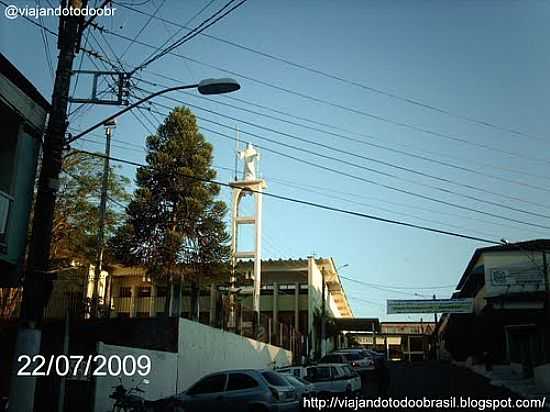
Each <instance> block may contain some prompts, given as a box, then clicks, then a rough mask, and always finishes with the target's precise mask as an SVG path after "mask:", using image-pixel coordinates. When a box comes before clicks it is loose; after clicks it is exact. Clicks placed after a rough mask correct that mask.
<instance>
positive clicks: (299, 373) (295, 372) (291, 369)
mask: <svg viewBox="0 0 550 412" xmlns="http://www.w3.org/2000/svg"><path fill="white" fill-rule="evenodd" d="M275 371H276V372H278V373H282V374H284V375H292V376H296V377H297V378H304V377H305V376H306V368H305V367H303V366H285V367H282V368H277V369H275Z"/></svg>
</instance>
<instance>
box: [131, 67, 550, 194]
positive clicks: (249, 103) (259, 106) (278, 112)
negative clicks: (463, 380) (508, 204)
mask: <svg viewBox="0 0 550 412" xmlns="http://www.w3.org/2000/svg"><path fill="white" fill-rule="evenodd" d="M147 72H148V73H150V74H152V75H154V76H157V77H160V78H163V79H166V80H170V81H173V82H176V83H181V82H182V80H180V79H177V78H174V77H171V76H167V75H165V74H161V73H158V72H154V71H151V70H147ZM134 78H135V79H136V80H138V81H142V82H144V83H148V84H150V85H152V86H156V87H162V86H161V85H160V84H158V83H155V82H151V81H149V80H145V79H141V78H137V77H134ZM179 93H182V94H185V95H186V96H191V97H194V98H199V99H202V100H208V101H211V102H215V103H217V104H221V105H223V106H227V107H231V108H233V109H236V110H241V111H244V112H248V113H251V114H255V115H258V116H262V117H266V118H269V119H273V120H277V121H280V122H284V123H288V124H291V125H294V126H298V127H303V128H306V129H309V130H313V131H317V132H320V133H325V134H328V135H331V136H335V137H339V138H344V139H346V140H350V141H353V142H356V143H359V144H364V145H367V146H372V147H376V148H379V149H383V150H387V151H391V152H394V153H399V154H403V155H405V156H409V157H413V158H416V159H420V160H425V161H428V162H432V163H436V164H439V165H442V166H447V167H451V168H454V169H458V170H462V171H466V172H470V173H475V174H479V175H482V176H486V177H490V178H492V179H496V180H501V181H503V182H507V183H512V184H517V185H521V186H525V187H530V188H533V189H537V190H542V191H549V190H548V189H547V188H546V187H542V186H537V185H533V184H530V183H528V182H525V181H518V180H512V179H507V178H504V177H502V176H497V175H493V174H489V173H485V172H482V171H480V170H476V169H471V168H467V167H464V166H460V165H456V164H453V163H449V162H444V161H442V160H439V159H433V158H430V157H428V156H426V154H425V153H428V154H430V153H429V152H427V151H426V150H425V149H422V153H423V154H422V155H420V154H417V153H410V152H408V151H405V150H399V149H395V147H393V146H391V147H390V146H385V145H382V144H375V143H369V142H365V141H364V140H362V139H357V138H352V137H349V134H353V135H356V136H361V137H364V138H366V139H369V140H377V141H379V140H383V139H382V138H380V137H377V136H374V135H371V134H366V133H360V132H357V131H352V130H349V129H346V128H342V127H338V126H335V125H332V124H329V123H325V122H321V121H318V120H314V119H311V118H307V117H303V116H298V115H296V114H293V113H289V112H286V111H282V110H278V109H275V108H273V107H270V106H266V105H262V104H259V103H255V102H251V101H250V100H245V99H240V98H238V97H235V96H230V95H223V96H222V97H224V98H225V99H227V100H231V101H235V102H239V103H243V104H246V105H250V106H253V107H257V108H259V109H262V110H266V111H270V112H273V113H277V114H281V115H283V116H287V117H290V118H292V119H296V120H301V121H306V122H308V123H311V124H315V125H317V126H322V127H327V128H329V129H332V130H338V131H340V132H343V133H346V135H342V134H339V133H334V132H330V131H327V130H323V129H319V128H318V127H312V126H308V125H305V124H303V123H297V122H293V121H290V120H288V119H282V118H280V117H276V116H272V115H268V114H265V113H261V112H257V111H254V110H250V109H246V108H243V107H239V106H236V105H232V104H229V103H223V102H221V101H220V100H218V99H216V100H215V99H211V98H208V97H205V96H202V95H197V94H192V93H188V92H184V91H179ZM400 146H402V147H406V148H407V149H410V148H412V149H415V150H419V149H418V148H415V147H411V146H410V145H406V144H400ZM431 155H432V156H443V157H447V158H451V159H453V156H449V155H448V154H441V153H439V154H433V153H431ZM454 159H455V160H459V161H462V159H456V158H454ZM477 164H479V165H481V166H487V167H490V168H492V169H497V170H503V171H507V172H512V173H515V174H519V175H525V176H530V177H535V178H538V179H545V180H550V177H548V176H541V175H536V174H532V173H528V172H526V171H518V170H514V169H510V168H505V167H501V166H498V165H493V164H484V163H477Z"/></svg>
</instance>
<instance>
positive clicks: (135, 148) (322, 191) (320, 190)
mask: <svg viewBox="0 0 550 412" xmlns="http://www.w3.org/2000/svg"><path fill="white" fill-rule="evenodd" d="M144 110H146V109H144ZM159 123H160V122H159ZM142 126H144V128H145V125H142ZM71 130H72V131H75V132H80V131H82V130H80V129H74V128H72V129H71ZM91 135H92V136H94V137H97V138H99V139H103V136H102V135H99V134H93V133H91ZM79 140H80V139H79ZM81 140H83V141H85V142H89V143H92V144H96V145H99V146H103V143H100V142H96V141H94V140H91V139H87V138H85V137H83V138H81ZM112 140H113V141H114V142H118V143H120V144H116V143H113V144H111V146H112V147H113V148H118V149H121V150H126V151H131V152H135V153H140V154H142V155H144V154H145V153H146V149H145V147H144V146H142V145H141V146H140V145H136V144H132V143H128V142H125V141H123V140H120V139H116V138H113V139H112ZM213 167H214V168H215V169H218V170H224V171H228V172H231V173H232V172H233V168H230V167H223V166H219V165H214V166H213ZM266 179H268V180H269V181H272V182H275V183H277V182H279V183H281V184H282V185H284V186H286V187H290V188H295V189H299V190H302V191H304V192H309V193H315V194H318V195H321V196H324V197H327V198H329V199H332V200H338V201H345V202H347V203H352V204H357V205H359V206H364V207H368V208H373V209H377V210H382V211H386V212H389V213H393V214H396V215H400V216H405V217H412V218H415V219H418V220H421V221H424V222H428V223H436V224H441V225H445V226H447V227H454V228H455V229H460V230H461V231H466V232H469V233H475V234H479V235H482V236H487V237H497V236H495V235H494V234H488V233H485V232H482V231H479V230H475V229H470V228H467V227H462V226H459V225H454V224H451V223H448V222H442V221H438V220H434V219H427V218H424V217H421V216H418V215H414V214H411V213H404V212H400V211H396V210H393V209H388V208H384V207H380V206H375V205H372V204H366V203H364V202H358V201H357V200H353V199H350V198H346V197H341V196H336V195H333V194H329V193H340V194H344V195H348V196H353V197H356V198H360V199H368V200H379V201H383V202H384V203H390V204H394V205H397V206H399V207H406V208H411V209H417V210H421V211H425V212H429V213H436V214H442V215H448V216H452V217H459V218H464V219H470V220H473V221H476V222H480V223H484V224H490V225H495V226H498V227H501V228H508V229H510V227H508V226H506V225H503V224H501V223H496V222H492V221H487V220H482V219H477V218H474V217H471V216H463V215H458V214H453V213H445V212H442V211H437V210H433V209H426V208H422V207H418V206H413V205H410V204H405V203H399V202H394V201H390V200H387V199H376V198H372V197H366V196H362V195H358V194H357V193H350V192H344V191H339V190H337V189H334V188H328V187H321V186H316V185H305V184H298V183H296V182H294V181H288V180H285V179H280V178H275V177H272V176H270V177H266ZM315 189H317V190H315ZM514 229H515V230H518V228H515V227H514ZM530 233H531V232H530ZM286 254H288V252H287V253H286ZM290 255H291V254H289V256H290Z"/></svg>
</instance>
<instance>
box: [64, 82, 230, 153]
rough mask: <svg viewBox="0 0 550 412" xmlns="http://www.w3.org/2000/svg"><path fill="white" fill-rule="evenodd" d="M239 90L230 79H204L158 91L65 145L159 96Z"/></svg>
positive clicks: (70, 139) (97, 124) (95, 125)
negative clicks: (173, 93)
mask: <svg viewBox="0 0 550 412" xmlns="http://www.w3.org/2000/svg"><path fill="white" fill-rule="evenodd" d="M240 88H241V85H240V84H239V83H238V82H237V81H236V80H234V79H230V78H223V79H205V80H201V81H200V82H199V83H197V84H189V85H185V86H175V87H169V88H167V89H163V90H159V91H158V92H155V93H153V94H150V95H149V96H146V97H144V98H143V99H141V100H138V101H137V102H134V103H132V104H131V105H129V106H127V107H125V108H124V109H122V110H120V111H118V112H116V113H114V114H112V115H111V116H109V117H107V118H106V119H103V120H101V121H100V122H97V123H96V124H94V125H93V126H90V127H88V128H87V129H86V130H84V131H82V132H80V133H79V134H77V135H74V136H70V137H69V138H68V139H67V140H66V141H65V144H66V145H69V144H71V143H72V142H74V141H75V140H77V139H79V138H81V137H82V136H84V135H86V134H88V133H90V132H91V131H94V130H95V129H97V128H99V127H101V126H103V125H104V124H105V123H108V122H110V121H111V120H114V119H115V118H117V117H119V116H120V115H122V114H124V113H126V112H128V111H130V110H132V109H133V108H135V107H137V106H139V105H140V104H142V103H145V102H146V101H148V100H151V99H153V98H155V97H157V96H160V95H162V94H166V93H170V92H174V91H177V90H185V89H197V90H198V91H199V93H200V94H206V95H209V94H224V93H231V92H234V91H237V90H239V89H240Z"/></svg>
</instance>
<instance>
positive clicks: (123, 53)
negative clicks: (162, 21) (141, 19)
mask: <svg viewBox="0 0 550 412" xmlns="http://www.w3.org/2000/svg"><path fill="white" fill-rule="evenodd" d="M164 3H166V0H161V1H160V3H159V5H158V6H157V8H156V9H155V11H154V13H153V14H151V15H149V18H148V19H147V21H146V22H145V24H144V25H143V26H142V27H141V29H140V30H139V31H138V32H137V34H136V35H135V37H134V41H132V42H131V43H130V44H128V46H127V47H126V49H125V50H124V51H123V52H122V54H121V56H120V58H121V59H122V58H124V56H126V53H128V50H130V48H131V47H132V46H133V44H134V42H135V41H136V40H137V39H138V37H139V36H141V34H142V33H143V31H144V30H145V29H146V28H147V26H149V24H150V23H151V21H153V19H154V18H155V17H157V14H158V12H159V11H160V9H161V8H162V6H164ZM121 6H123V5H121ZM123 7H124V6H123Z"/></svg>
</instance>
